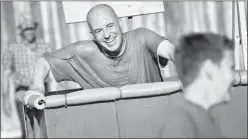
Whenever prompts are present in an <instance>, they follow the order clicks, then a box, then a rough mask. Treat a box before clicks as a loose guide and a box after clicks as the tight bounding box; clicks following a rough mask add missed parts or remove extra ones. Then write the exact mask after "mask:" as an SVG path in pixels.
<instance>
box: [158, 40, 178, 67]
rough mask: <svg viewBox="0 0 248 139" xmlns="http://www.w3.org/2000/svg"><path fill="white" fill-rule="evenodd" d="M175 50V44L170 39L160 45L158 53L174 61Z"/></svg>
mask: <svg viewBox="0 0 248 139" xmlns="http://www.w3.org/2000/svg"><path fill="white" fill-rule="evenodd" d="M174 51H175V45H173V44H172V43H170V42H169V41H168V40H163V41H162V42H161V43H160V44H159V46H158V50H157V54H158V55H159V56H161V57H164V58H166V59H169V60H171V61H172V62H173V63H174V62H175V61H174Z"/></svg>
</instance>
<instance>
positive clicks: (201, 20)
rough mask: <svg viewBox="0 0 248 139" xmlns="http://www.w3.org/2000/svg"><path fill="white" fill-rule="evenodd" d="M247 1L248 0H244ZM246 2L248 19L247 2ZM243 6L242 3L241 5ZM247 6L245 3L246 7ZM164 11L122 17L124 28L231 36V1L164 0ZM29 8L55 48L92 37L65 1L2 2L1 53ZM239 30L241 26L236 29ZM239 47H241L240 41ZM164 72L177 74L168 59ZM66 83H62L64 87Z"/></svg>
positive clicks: (42, 35)
mask: <svg viewBox="0 0 248 139" xmlns="http://www.w3.org/2000/svg"><path fill="white" fill-rule="evenodd" d="M243 3H245V2H243ZM244 5H245V10H246V12H245V14H246V23H247V2H246V3H245V4H244ZM241 8H242V7H241ZM243 8H244V7H243ZM164 9H165V12H164V13H157V14H148V15H143V16H133V17H132V18H128V17H125V18H122V21H123V24H124V32H126V31H129V30H133V29H135V28H138V27H146V28H149V29H151V30H153V31H155V32H157V33H159V34H160V35H163V36H166V37H167V38H168V39H169V40H170V41H171V42H172V43H174V44H176V40H177V39H178V38H179V36H180V35H182V34H185V33H189V32H200V31H211V32H215V33H220V34H225V35H227V36H228V37H229V38H232V33H233V32H232V24H233V22H234V21H233V18H232V11H233V10H232V9H233V8H232V2H191V1H189V2H167V1H165V2H164ZM24 11H27V12H29V13H30V14H31V16H32V18H33V19H34V20H37V21H38V22H39V28H38V38H40V39H42V40H44V41H45V42H46V43H49V44H51V46H52V49H53V50H56V49H59V48H62V47H64V46H66V45H68V44H70V43H72V42H76V41H78V40H87V39H92V36H91V34H89V29H88V26H87V24H86V22H79V23H73V24H66V23H65V16H64V11H63V5H62V2H55V1H54V2H45V1H42V2H11V1H9V2H2V19H1V23H2V24H1V26H2V38H1V39H2V45H1V56H2V55H3V52H4V50H5V48H6V47H8V43H10V42H13V41H16V40H18V39H20V38H19V35H18V30H17V26H18V25H19V16H20V13H21V12H24ZM236 30H237V31H238V29H236ZM236 47H237V48H241V47H240V46H239V45H237V46H236ZM240 54H242V49H241V50H240V51H239V50H237V51H236V59H237V60H238V61H239V63H241V65H240V64H238V67H237V69H239V68H243V60H242V57H241V58H237V57H240V56H242V55H240ZM164 73H165V76H173V75H176V73H175V67H174V65H173V64H172V63H170V62H169V64H168V66H167V67H166V68H165V69H164ZM4 80H5V79H4ZM62 84H63V85H60V86H59V87H58V89H65V88H75V87H78V86H77V85H75V84H73V83H68V82H66V83H62ZM62 86H63V87H62Z"/></svg>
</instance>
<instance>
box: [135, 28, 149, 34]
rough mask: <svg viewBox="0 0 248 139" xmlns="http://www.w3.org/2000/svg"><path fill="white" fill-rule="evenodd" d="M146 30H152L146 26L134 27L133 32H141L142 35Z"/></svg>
mask: <svg viewBox="0 0 248 139" xmlns="http://www.w3.org/2000/svg"><path fill="white" fill-rule="evenodd" d="M146 31H151V30H150V29H147V28H144V27H139V28H136V29H134V30H133V31H132V32H134V33H137V34H140V35H144V33H145V32H146Z"/></svg>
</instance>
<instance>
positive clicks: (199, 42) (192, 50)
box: [175, 33, 234, 87]
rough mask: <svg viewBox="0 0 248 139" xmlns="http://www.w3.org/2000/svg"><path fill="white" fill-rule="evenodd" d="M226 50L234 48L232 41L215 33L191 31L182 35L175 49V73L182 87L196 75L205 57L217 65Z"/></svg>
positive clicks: (188, 83)
mask: <svg viewBox="0 0 248 139" xmlns="http://www.w3.org/2000/svg"><path fill="white" fill-rule="evenodd" d="M226 50H231V51H233V50H234V44H233V41H232V40H230V39H228V38H227V37H226V36H222V35H218V34H215V33H191V34H188V35H185V36H182V37H181V38H180V40H179V45H178V46H177V47H176V50H175V65H176V69H177V74H178V77H179V79H180V80H181V82H182V84H183V86H184V87H186V86H188V85H190V84H191V83H192V82H193V81H194V80H195V79H196V77H197V76H198V74H199V70H200V67H201V64H202V63H203V62H204V61H206V60H207V59H209V60H211V61H212V62H213V63H215V64H217V65H219V64H220V62H221V60H222V58H223V56H224V52H225V51H226Z"/></svg>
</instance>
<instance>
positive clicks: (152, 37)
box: [141, 28, 166, 55]
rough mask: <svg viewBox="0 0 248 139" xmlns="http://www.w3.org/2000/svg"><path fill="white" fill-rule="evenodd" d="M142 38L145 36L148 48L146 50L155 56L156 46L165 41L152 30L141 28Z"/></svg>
mask: <svg viewBox="0 0 248 139" xmlns="http://www.w3.org/2000/svg"><path fill="white" fill-rule="evenodd" d="M141 30H142V32H143V34H144V36H145V42H146V45H147V47H148V49H149V50H150V51H151V52H152V53H153V54H155V55H156V54H157V50H158V46H159V44H160V43H161V42H162V41H163V40H166V38H165V37H163V36H160V35H159V34H157V33H155V32H154V31H152V30H149V29H146V28H141Z"/></svg>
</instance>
